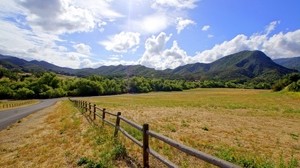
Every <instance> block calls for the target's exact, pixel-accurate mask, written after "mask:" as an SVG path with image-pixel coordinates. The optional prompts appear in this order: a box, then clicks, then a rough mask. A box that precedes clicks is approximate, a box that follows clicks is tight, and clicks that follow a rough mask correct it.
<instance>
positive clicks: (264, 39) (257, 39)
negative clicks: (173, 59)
mask: <svg viewBox="0 0 300 168" xmlns="http://www.w3.org/2000/svg"><path fill="white" fill-rule="evenodd" d="M242 50H261V51H263V52H265V53H266V54H267V55H268V56H270V57H271V58H273V59H274V58H279V57H294V56H299V55H300V29H298V30H296V31H293V32H288V33H285V34H284V33H282V32H280V33H278V34H275V35H273V36H271V37H268V36H267V34H262V35H260V34H253V35H251V36H250V37H247V36H246V35H243V34H239V35H237V36H236V37H234V38H233V39H231V40H229V41H224V42H223V43H222V44H217V45H215V46H214V47H213V48H212V49H210V50H205V51H202V52H198V53H197V54H196V56H195V57H193V60H194V61H193V62H212V61H215V60H217V59H219V58H221V57H223V56H226V55H229V54H233V53H236V52H239V51H242Z"/></svg>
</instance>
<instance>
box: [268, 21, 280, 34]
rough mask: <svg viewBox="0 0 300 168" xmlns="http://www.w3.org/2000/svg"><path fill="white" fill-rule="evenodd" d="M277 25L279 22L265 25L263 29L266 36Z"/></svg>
mask: <svg viewBox="0 0 300 168" xmlns="http://www.w3.org/2000/svg"><path fill="white" fill-rule="evenodd" d="M278 24H280V21H273V22H271V23H270V24H269V25H267V26H266V28H265V32H266V34H270V33H271V32H272V31H273V30H274V29H275V27H276V26H277V25H278Z"/></svg>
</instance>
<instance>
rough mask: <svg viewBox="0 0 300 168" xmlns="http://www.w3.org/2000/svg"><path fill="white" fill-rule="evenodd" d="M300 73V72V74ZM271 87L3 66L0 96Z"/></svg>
mask: <svg viewBox="0 0 300 168" xmlns="http://www.w3.org/2000/svg"><path fill="white" fill-rule="evenodd" d="M298 76H300V75H299V74H298ZM294 78H295V77H293V76H292V77H289V79H290V80H291V81H295V80H296V79H294ZM297 79H298V78H297ZM282 80H283V81H279V82H280V83H281V84H282V83H284V84H286V83H288V82H286V80H285V79H282ZM289 84H291V82H290V83H289ZM299 84H300V82H299V81H298V83H297V81H296V83H295V82H294V83H292V85H291V86H290V88H292V87H293V88H297V87H299ZM278 85H279V84H277V85H274V86H273V88H278ZM280 86H281V85H280ZM271 87H272V84H270V83H266V82H259V81H257V82H253V81H252V82H249V81H242V80H231V81H215V80H214V81H213V80H205V81H187V80H170V79H162V78H145V77H130V78H120V77H119V78H118V77H103V76H97V75H92V76H89V77H86V78H78V77H67V76H59V75H57V74H55V73H52V72H46V73H42V72H39V73H23V72H14V71H10V70H7V69H4V68H0V99H33V98H42V99H45V98H56V97H65V96H99V95H115V94H123V93H148V92H152V91H182V90H187V89H193V88H249V89H270V88H271ZM274 90H278V89H274ZM291 90H292V89H291ZM294 90H297V89H294ZM298 91H299V89H298Z"/></svg>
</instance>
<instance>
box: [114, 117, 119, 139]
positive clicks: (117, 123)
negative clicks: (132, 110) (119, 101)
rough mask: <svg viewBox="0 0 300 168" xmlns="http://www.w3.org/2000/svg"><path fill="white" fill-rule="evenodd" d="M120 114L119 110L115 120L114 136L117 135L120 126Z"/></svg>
mask: <svg viewBox="0 0 300 168" xmlns="http://www.w3.org/2000/svg"><path fill="white" fill-rule="evenodd" d="M120 115H121V112H118V113H117V120H116V128H115V133H114V137H117V136H118V131H119V127H120Z"/></svg>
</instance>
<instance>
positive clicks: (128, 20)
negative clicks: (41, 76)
mask: <svg viewBox="0 0 300 168" xmlns="http://www.w3.org/2000/svg"><path fill="white" fill-rule="evenodd" d="M299 6H300V1H297V0H284V1H283V0H278V1H274V0H242V1H241V0H226V1H222V0H118V1H117V0H47V1H45V0H22V1H17V0H16V1H15V0H2V1H1V2H0V9H1V10H0V25H1V26H0V53H1V54H6V55H13V56H17V57H20V58H24V59H27V60H33V59H36V60H44V61H47V62H50V63H54V64H56V65H59V66H64V67H71V68H85V67H93V68H96V67H99V66H102V65H119V64H123V65H132V64H141V65H145V66H147V67H151V68H155V69H166V68H176V67H178V66H181V65H185V64H190V63H196V62H204V63H209V62H212V61H215V60H217V59H219V58H221V57H223V56H226V55H229V54H232V53H236V52H239V51H242V50H261V51H263V52H265V53H266V54H267V55H268V56H270V57H271V58H273V59H274V58H281V57H294V56H300V12H299Z"/></svg>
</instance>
